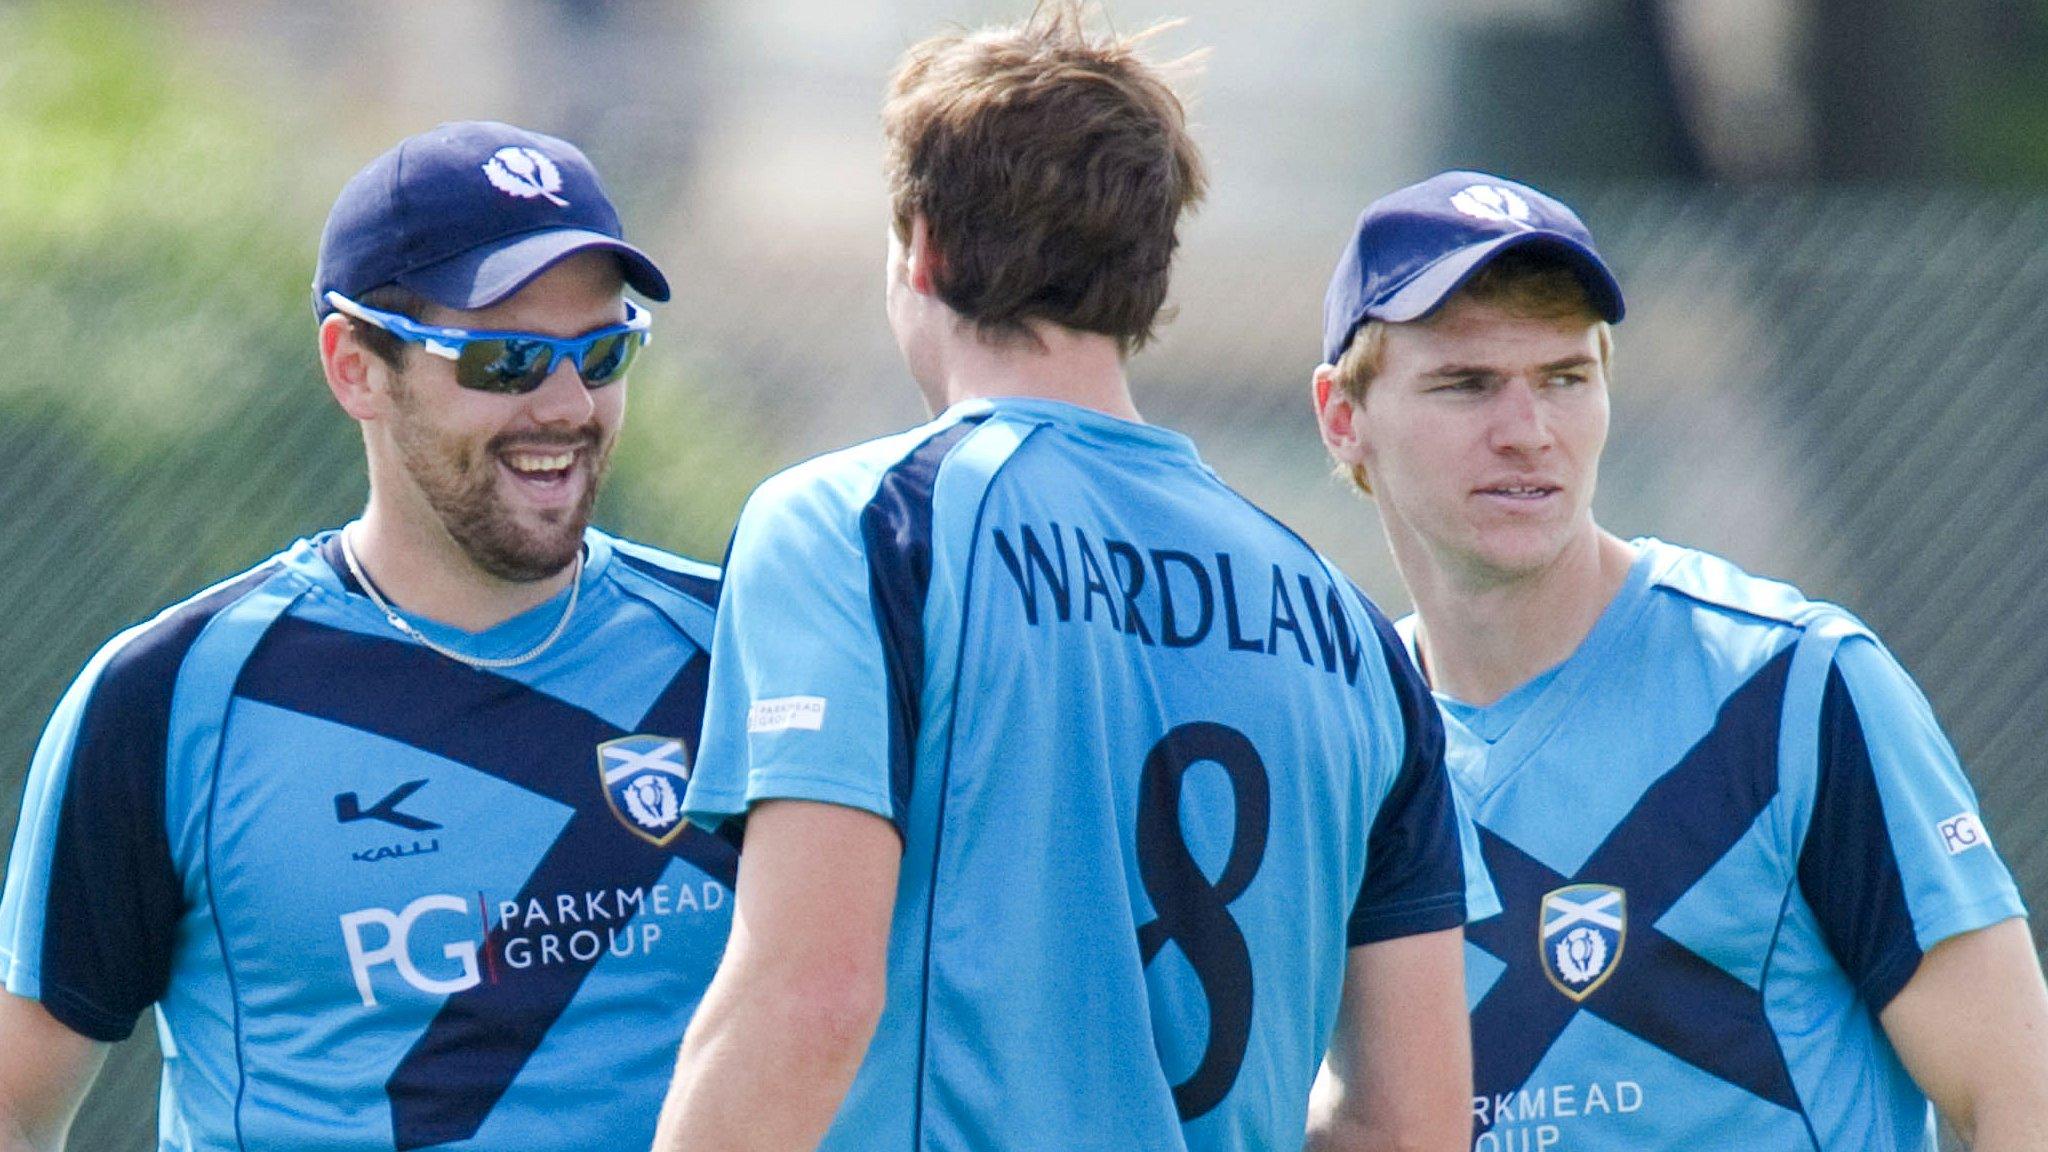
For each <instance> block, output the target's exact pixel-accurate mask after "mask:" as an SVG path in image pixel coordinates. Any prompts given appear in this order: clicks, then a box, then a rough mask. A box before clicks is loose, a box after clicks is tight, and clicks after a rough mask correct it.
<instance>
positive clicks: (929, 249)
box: [903, 212, 945, 296]
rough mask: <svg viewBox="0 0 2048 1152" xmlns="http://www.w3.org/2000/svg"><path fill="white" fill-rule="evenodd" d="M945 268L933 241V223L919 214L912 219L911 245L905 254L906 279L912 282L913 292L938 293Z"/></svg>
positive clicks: (919, 293) (929, 294)
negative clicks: (940, 276)
mask: <svg viewBox="0 0 2048 1152" xmlns="http://www.w3.org/2000/svg"><path fill="white" fill-rule="evenodd" d="M944 268H945V264H944V262H943V261H942V260H941V259H940V257H939V249H938V246H937V245H936V244H934V243H933V241H932V228H931V222H930V221H928V220H926V219H925V218H924V213H922V212H919V213H918V214H917V215H915V216H912V217H911V218H910V243H909V244H907V245H905V246H904V252H903V269H904V273H903V274H904V278H905V279H907V280H908V281H909V282H910V288H911V291H913V292H916V293H917V294H918V295H920V296H931V295H934V294H936V293H937V291H938V287H937V285H938V280H939V275H940V273H941V272H942V271H943V270H944Z"/></svg>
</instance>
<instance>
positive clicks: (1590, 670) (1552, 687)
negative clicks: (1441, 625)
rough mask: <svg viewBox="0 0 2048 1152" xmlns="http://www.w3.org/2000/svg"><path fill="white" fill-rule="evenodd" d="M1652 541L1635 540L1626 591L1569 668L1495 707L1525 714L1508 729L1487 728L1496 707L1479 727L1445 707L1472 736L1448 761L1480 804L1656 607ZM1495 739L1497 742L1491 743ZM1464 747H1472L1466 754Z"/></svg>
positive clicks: (1406, 632)
mask: <svg viewBox="0 0 2048 1152" xmlns="http://www.w3.org/2000/svg"><path fill="white" fill-rule="evenodd" d="M1649 543H1651V542H1648V541H1632V542H1631V545H1630V546H1631V547H1633V548H1634V549H1635V552H1636V557H1635V560H1634V561H1633V562H1632V563H1630V565H1629V568H1628V576H1627V577H1626V578H1625V579H1624V580H1623V581H1622V584H1621V588H1620V590H1619V591H1617V592H1616V593H1615V594H1614V598H1613V599H1612V600H1610V601H1608V603H1607V607H1606V608H1605V609H1603V610H1602V611H1601V613H1600V618H1599V619H1598V620H1596V621H1594V623H1593V629H1592V631H1590V632H1588V633H1586V638H1585V639H1584V640H1582V641H1580V642H1579V646H1578V647H1577V648H1576V649H1574V650H1573V651H1572V654H1571V655H1570V656H1567V657H1566V658H1565V660H1564V662H1563V663H1561V664H1558V665H1556V666H1554V667H1552V668H1551V669H1550V670H1548V671H1546V672H1543V673H1540V674H1539V675H1537V676H1535V677H1532V678H1531V679H1530V680H1529V681H1527V682H1525V683H1524V684H1522V685H1520V686H1517V687H1516V688H1515V689H1514V690H1513V691H1511V692H1509V693H1508V695H1507V696H1505V697H1503V698H1502V699H1501V700H1500V701H1499V702H1498V703H1497V704H1495V705H1493V706H1492V707H1499V706H1500V704H1509V705H1510V710H1513V709H1515V708H1519V711H1520V715H1519V716H1515V717H1513V718H1512V719H1510V720H1509V722H1508V723H1507V725H1506V727H1505V728H1503V729H1500V730H1498V731H1494V730H1492V729H1493V726H1492V725H1489V724H1487V723H1486V713H1487V712H1488V711H1490V710H1491V709H1490V708H1484V709H1479V710H1478V715H1477V716H1476V717H1474V721H1475V722H1474V723H1469V724H1468V723H1466V722H1465V721H1463V720H1460V719H1459V718H1458V717H1457V716H1456V715H1453V714H1452V713H1451V711H1450V710H1449V709H1445V708H1441V707H1440V708H1439V709H1438V711H1439V712H1441V713H1443V716H1444V723H1445V724H1446V725H1452V726H1455V727H1457V728H1458V729H1459V730H1460V732H1461V734H1462V735H1464V736H1466V737H1468V738H1469V739H1467V740H1465V741H1453V742H1452V745H1453V748H1452V755H1450V756H1448V757H1447V760H1448V761H1449V762H1450V763H1449V767H1450V769H1451V771H1452V772H1454V773H1456V774H1457V775H1458V776H1460V777H1461V778H1462V783H1464V784H1465V785H1466V787H1467V791H1468V792H1469V793H1470V794H1471V795H1472V796H1474V797H1475V798H1477V799H1484V798H1485V797H1487V796H1488V795H1489V794H1491V793H1492V792H1493V791H1494V790H1495V789H1497V788H1499V787H1500V786H1501V785H1502V784H1503V783H1505V782H1506V781H1507V780H1508V778H1509V777H1510V776H1512V775H1514V773H1515V771H1516V769H1518V768H1520V767H1521V766H1522V765H1523V764H1524V763H1526V762H1528V760H1529V758H1530V756H1531V755H1532V754H1533V753H1535V751H1536V750H1537V749H1538V748H1540V747H1542V746H1543V744H1544V743H1545V742H1546V741H1547V740H1548V739H1549V738H1550V736H1551V734H1552V733H1553V732H1554V731H1555V730H1556V728H1557V726H1558V724H1559V722H1561V721H1562V720H1563V719H1564V717H1565V714H1566V713H1567V712H1568V711H1570V709H1571V705H1572V703H1573V702H1574V701H1575V700H1577V699H1578V697H1579V694H1580V692H1581V691H1583V690H1584V688H1585V687H1586V685H1587V683H1588V682H1589V681H1591V680H1592V679H1593V678H1594V677H1595V676H1596V675H1597V674H1598V673H1599V672H1600V671H1601V670H1602V669H1603V668H1604V667H1605V666H1606V665H1607V664H1608V663H1609V662H1611V660H1612V659H1613V658H1614V654H1615V652H1616V651H1617V650H1618V649H1620V648H1621V647H1622V641H1623V639H1624V638H1625V637H1626V636H1628V634H1629V633H1631V632H1633V631H1634V630H1635V627H1636V624H1637V621H1638V620H1639V619H1640V618H1641V617H1642V614H1643V612H1644V611H1645V610H1646V609H1647V608H1648V607H1649V605H1650V600H1651V597H1650V584H1651V576H1652V569H1654V568H1655V567H1656V558H1657V549H1656V548H1654V547H1649V546H1647V545H1648V544H1649ZM1403 623H1404V624H1406V625H1407V627H1405V628H1403V629H1402V630H1401V634H1402V638H1403V639H1404V640H1405V641H1407V644H1408V654H1409V656H1410V657H1412V658H1414V659H1415V661H1416V665H1417V667H1420V666H1421V663H1422V660H1421V654H1420V653H1419V652H1418V651H1417V650H1416V647H1415V625H1414V618H1413V617H1410V618H1409V619H1408V620H1406V621H1403ZM1524 688H1528V689H1531V690H1532V691H1534V692H1535V698H1534V699H1531V700H1527V701H1522V700H1514V699H1513V697H1515V696H1516V694H1517V693H1520V692H1521V691H1522V690H1523V689H1524ZM1488 736H1491V737H1492V739H1491V740H1489V739H1487V737H1488ZM1459 743H1464V744H1465V746H1466V748H1465V750H1464V751H1462V752H1460V751H1459V750H1458V749H1457V747H1456V746H1457V745H1458V744H1459Z"/></svg>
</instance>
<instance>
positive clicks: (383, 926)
mask: <svg viewBox="0 0 2048 1152" xmlns="http://www.w3.org/2000/svg"><path fill="white" fill-rule="evenodd" d="M435 913H440V914H443V915H454V916H461V917H462V927H463V928H464V929H465V930H467V929H468V928H470V926H472V925H474V924H475V923H476V921H475V920H474V919H473V918H472V915H473V914H472V913H471V912H470V908H469V901H467V900H464V899H463V898H462V897H460V896H439V895H436V896H422V897H420V898H419V899H417V900H415V901H413V902H412V903H410V904H407V905H406V906H405V908H404V909H403V910H401V911H398V912H391V911H389V910H387V909H384V908H365V909H363V910H362V911H360V912H348V913H344V914H343V915H342V917H341V938H342V942H343V943H344V944H345V945H346V946H347V948H348V966H349V971H350V972H351V973H352V974H353V975H354V976H355V979H356V991H357V992H359V993H361V994H362V997H363V1006H364V1007H365V1008H375V1007H376V1006H377V990H376V988H375V987H374V986H373V985H372V984H371V981H370V972H371V969H373V968H376V967H378V966H379V965H383V964H389V965H391V966H392V967H393V968H395V969H397V970H398V976H399V978H400V979H402V980H404V981H405V982H406V983H407V984H410V985H412V986H413V987H414V988H417V989H419V990H420V991H422V992H426V993H429V994H432V995H435V996H451V995H454V994H455V993H457V992H461V991H463V990H465V989H468V988H474V987H476V986H477V985H478V984H479V983H481V982H482V977H480V976H479V975H478V974H477V963H476V961H477V949H476V941H475V940H472V939H468V938H467V937H466V936H465V938H463V939H457V940H453V941H450V942H448V943H445V944H442V945H441V958H440V959H439V960H436V961H432V962H431V963H430V966H431V967H434V968H436V969H438V970H440V971H441V972H443V973H444V974H442V975H435V974H433V973H429V972H426V971H424V970H422V969H421V968H420V966H419V965H418V964H417V963H416V962H415V961H414V959H413V950H412V934H413V929H414V927H415V926H416V925H418V924H419V922H420V921H421V920H422V919H424V918H425V917H427V916H429V915H432V914H435ZM447 932H448V929H443V930H442V935H443V938H444V939H445V937H446V935H447ZM372 936H375V937H377V938H376V939H374V940H371V939H368V937H372ZM449 961H453V962H454V968H453V969H452V970H450V969H449V967H448V963H447V962H449Z"/></svg>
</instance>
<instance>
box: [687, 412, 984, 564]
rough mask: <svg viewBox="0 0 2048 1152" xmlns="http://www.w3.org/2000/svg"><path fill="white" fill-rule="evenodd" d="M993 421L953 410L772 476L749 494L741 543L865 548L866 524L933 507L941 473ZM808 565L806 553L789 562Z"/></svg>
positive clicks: (736, 550)
mask: <svg viewBox="0 0 2048 1152" xmlns="http://www.w3.org/2000/svg"><path fill="white" fill-rule="evenodd" d="M991 423H996V424H999V425H1000V426H1003V427H1007V422H1000V421H991V420H990V419H989V415H988V413H986V412H977V411H971V410H970V411H965V412H962V411H959V410H955V411H952V412H949V413H948V414H947V415H945V416H942V417H940V418H939V419H937V420H934V421H931V422H930V423H927V424H923V425H920V426H918V427H916V428H912V429H910V430H909V431H906V432H899V433H896V434H895V435H892V436H884V437H881V438H879V439H875V440H868V441H865V442H863V443H860V444H855V445H853V446H852V447H849V448H842V449H839V450H837V451H834V452H828V453H826V454H824V455H822V456H815V457H812V458H811V459H809V460H805V461H803V462H802V463H799V464H795V465H792V466H791V467H789V468H786V469H784V470H783V471H781V472H778V473H776V474H775V475H773V476H770V477H769V478H768V479H767V480H765V481H763V482H762V483H761V486H760V487H759V488H756V489H755V490H754V493H753V495H752V496H750V497H748V499H747V503H746V507H745V509H744V510H742V511H741V513H740V522H739V526H738V528H737V529H736V530H735V533H734V539H733V556H732V557H729V558H728V563H736V561H737V558H738V557H739V556H740V555H741V553H742V551H743V550H751V549H756V548H759V547H760V546H762V545H764V544H767V545H776V544H781V545H801V544H803V543H806V542H817V543H820V544H827V543H831V542H838V543H843V544H845V545H847V546H849V547H852V548H854V549H856V550H858V549H859V548H860V541H861V536H862V532H863V519H864V517H867V516H869V515H870V514H871V513H874V512H877V511H885V510H887V509H890V508H893V507H896V506H900V505H905V504H917V503H923V504H927V505H928V504H929V502H930V500H931V496H932V492H933V490H934V488H935V487H936V485H937V481H938V474H939V472H940V470H941V469H942V468H943V467H945V466H946V465H947V463H948V461H949V460H950V459H951V458H952V457H953V456H954V455H955V454H956V452H957V450H958V449H959V448H960V447H961V446H962V445H963V444H964V443H965V442H967V441H968V440H969V438H970V437H973V436H974V435H975V434H976V433H977V432H978V431H980V430H981V429H982V428H983V427H984V426H985V425H988V424H991ZM787 558H788V559H789V560H791V561H794V562H799V563H801V562H804V560H805V559H806V557H805V555H804V554H803V553H801V552H798V553H794V554H791V555H789V556H788V557H787Z"/></svg>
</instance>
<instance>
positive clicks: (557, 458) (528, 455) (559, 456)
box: [505, 452, 576, 472]
mask: <svg viewBox="0 0 2048 1152" xmlns="http://www.w3.org/2000/svg"><path fill="white" fill-rule="evenodd" d="M505 463H506V464H507V465H510V466H511V468H512V470H513V471H515V472H559V471H561V470H562V469H564V468H567V467H569V466H570V465H571V464H574V463H576V454H575V453H574V452H556V453H553V454H551V455H545V456H544V455H541V454H540V453H538V452H513V453H508V454H507V455H506V456H505Z"/></svg>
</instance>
